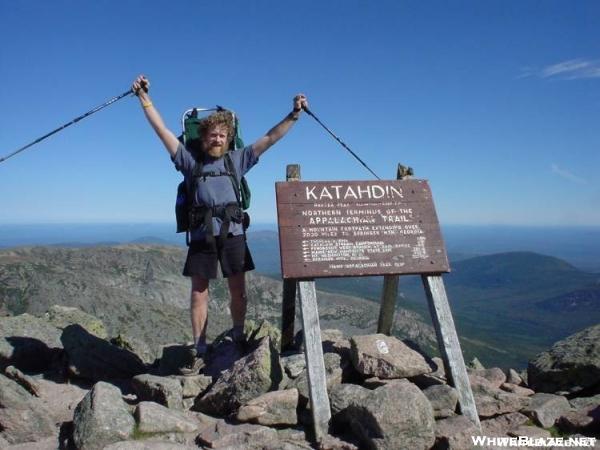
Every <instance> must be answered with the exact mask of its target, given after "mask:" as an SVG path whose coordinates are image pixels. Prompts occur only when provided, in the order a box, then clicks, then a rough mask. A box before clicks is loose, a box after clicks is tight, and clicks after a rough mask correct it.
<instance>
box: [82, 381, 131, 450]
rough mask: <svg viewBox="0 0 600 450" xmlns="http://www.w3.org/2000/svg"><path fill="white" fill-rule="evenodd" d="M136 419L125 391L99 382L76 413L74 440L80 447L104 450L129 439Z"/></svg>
mask: <svg viewBox="0 0 600 450" xmlns="http://www.w3.org/2000/svg"><path fill="white" fill-rule="evenodd" d="M134 427H135V420H134V419H133V417H132V416H131V414H130V413H129V409H128V407H127V404H126V403H125V402H124V401H123V399H122V397H121V391H119V389H118V388H116V387H115V386H113V385H112V384H108V383H104V382H99V383H96V384H95V385H94V387H93V388H92V390H91V391H90V392H88V393H87V394H86V396H85V397H84V398H83V400H82V401H81V402H80V403H79V405H77V408H75V413H74V415H73V441H74V442H75V445H76V446H77V448H78V449H79V450H100V449H103V448H104V447H105V446H107V445H109V444H112V443H115V442H119V441H124V440H127V439H129V438H130V437H131V436H132V434H133V430H134Z"/></svg>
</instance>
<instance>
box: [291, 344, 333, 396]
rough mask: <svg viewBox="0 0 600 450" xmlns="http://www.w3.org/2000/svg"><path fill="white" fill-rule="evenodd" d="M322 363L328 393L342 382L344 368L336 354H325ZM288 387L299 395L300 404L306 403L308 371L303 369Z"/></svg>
mask: <svg viewBox="0 0 600 450" xmlns="http://www.w3.org/2000/svg"><path fill="white" fill-rule="evenodd" d="M323 361H324V364H325V383H326V386H327V391H328V392H329V391H331V388H332V387H333V386H335V385H337V384H340V383H341V382H342V380H343V374H344V368H345V367H343V366H342V364H343V362H342V358H341V357H340V355H338V354H337V353H325V354H324V355H323ZM288 387H290V388H296V389H297V390H298V393H299V394H300V398H301V399H302V403H305V402H307V401H308V399H309V398H310V394H309V391H308V370H307V369H306V368H305V369H304V370H303V371H302V372H301V373H300V375H299V376H298V377H296V378H295V379H294V380H292V381H291V382H289V383H288Z"/></svg>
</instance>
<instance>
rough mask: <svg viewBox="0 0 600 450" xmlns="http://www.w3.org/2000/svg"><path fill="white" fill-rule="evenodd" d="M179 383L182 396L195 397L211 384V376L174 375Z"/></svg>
mask: <svg viewBox="0 0 600 450" xmlns="http://www.w3.org/2000/svg"><path fill="white" fill-rule="evenodd" d="M175 378H176V379H178V380H179V382H180V383H181V388H182V395H183V398H184V399H185V398H192V397H194V398H195V397H197V396H198V395H200V394H202V393H204V391H206V390H207V389H208V388H209V387H210V385H211V384H212V378H211V377H208V376H206V375H191V376H178V377H175Z"/></svg>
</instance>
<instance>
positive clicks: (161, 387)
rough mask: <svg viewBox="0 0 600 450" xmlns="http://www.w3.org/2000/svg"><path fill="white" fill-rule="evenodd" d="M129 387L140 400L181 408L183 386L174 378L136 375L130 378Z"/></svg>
mask: <svg viewBox="0 0 600 450" xmlns="http://www.w3.org/2000/svg"><path fill="white" fill-rule="evenodd" d="M131 387H132V388H133V390H134V391H135V393H136V394H137V396H138V399H140V400H142V401H150V402H156V403H159V404H161V405H164V406H166V407H167V408H173V409H182V408H183V387H182V386H181V382H180V381H179V380H178V379H176V378H167V377H159V376H156V375H149V374H143V375H137V376H135V377H133V378H132V379H131Z"/></svg>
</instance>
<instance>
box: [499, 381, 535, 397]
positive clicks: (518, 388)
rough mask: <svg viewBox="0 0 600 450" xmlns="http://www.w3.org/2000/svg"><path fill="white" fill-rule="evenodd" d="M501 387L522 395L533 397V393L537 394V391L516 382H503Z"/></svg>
mask: <svg viewBox="0 0 600 450" xmlns="http://www.w3.org/2000/svg"><path fill="white" fill-rule="evenodd" d="M500 389H502V390H503V391H506V392H511V393H513V394H517V395H520V396H522V397H531V396H532V395H533V394H535V392H534V391H532V390H531V389H529V388H526V387H523V386H517V385H516V384H512V383H503V384H502V385H501V386H500Z"/></svg>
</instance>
